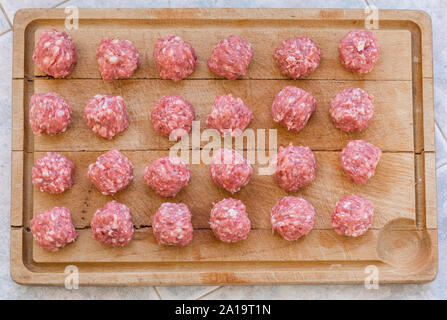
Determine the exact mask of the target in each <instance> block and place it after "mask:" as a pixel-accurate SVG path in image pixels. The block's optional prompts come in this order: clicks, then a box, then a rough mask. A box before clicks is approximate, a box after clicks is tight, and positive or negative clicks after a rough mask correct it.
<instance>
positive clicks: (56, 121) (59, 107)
mask: <svg viewBox="0 0 447 320" xmlns="http://www.w3.org/2000/svg"><path fill="white" fill-rule="evenodd" d="M29 108H30V109H29V122H30V125H31V129H32V130H33V133H34V134H35V135H38V136H40V135H41V134H43V133H45V134H48V135H50V136H52V135H55V134H58V133H61V132H65V131H66V130H67V128H68V126H69V125H70V121H71V112H72V110H71V106H70V105H69V104H68V103H67V102H65V100H64V99H63V98H62V97H61V96H60V95H58V94H57V93H54V92H48V93H35V94H33V95H32V97H31V101H30V104H29Z"/></svg>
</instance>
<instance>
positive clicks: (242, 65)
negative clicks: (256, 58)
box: [208, 35, 253, 80]
mask: <svg viewBox="0 0 447 320" xmlns="http://www.w3.org/2000/svg"><path fill="white" fill-rule="evenodd" d="M252 58H253V48H252V47H251V44H250V43H249V42H247V41H245V40H244V39H242V38H240V37H238V36H233V35H232V36H229V37H228V38H226V39H225V40H223V41H220V42H219V43H218V44H217V45H215V46H214V50H213V53H212V54H211V57H210V59H209V60H208V68H209V69H210V70H211V72H213V73H214V74H216V75H218V76H220V77H224V78H227V79H228V80H235V79H237V78H239V77H241V76H244V75H245V72H246V71H247V68H248V65H249V64H250V61H251V59H252Z"/></svg>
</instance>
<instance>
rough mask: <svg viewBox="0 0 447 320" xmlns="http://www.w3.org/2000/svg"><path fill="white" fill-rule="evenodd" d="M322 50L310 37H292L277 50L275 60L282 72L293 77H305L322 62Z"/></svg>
mask: <svg viewBox="0 0 447 320" xmlns="http://www.w3.org/2000/svg"><path fill="white" fill-rule="evenodd" d="M320 56H321V50H320V48H319V47H318V46H317V44H316V43H315V42H314V41H313V40H312V39H311V38H309V37H301V38H291V39H288V40H286V41H284V42H283V43H282V44H281V45H280V46H279V47H278V48H276V50H275V61H276V64H277V65H278V67H279V69H281V72H282V73H283V74H284V75H285V76H287V77H289V78H291V79H299V78H304V77H306V76H308V75H309V74H311V73H312V72H314V71H315V69H316V68H317V67H318V65H319V64H320Z"/></svg>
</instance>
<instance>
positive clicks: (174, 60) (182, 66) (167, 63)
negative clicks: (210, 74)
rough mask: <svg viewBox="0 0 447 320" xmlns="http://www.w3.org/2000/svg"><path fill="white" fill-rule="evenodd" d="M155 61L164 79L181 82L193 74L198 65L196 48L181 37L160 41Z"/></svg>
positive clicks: (156, 47)
mask: <svg viewBox="0 0 447 320" xmlns="http://www.w3.org/2000/svg"><path fill="white" fill-rule="evenodd" d="M154 60H155V63H156V64H157V69H158V72H159V73H160V77H161V78H162V79H171V80H174V81H179V80H182V79H184V78H186V77H187V76H189V75H190V74H191V73H193V71H194V69H195V67H196V65H197V56H196V53H195V52H194V48H193V47H192V46H191V45H190V44H189V43H188V42H186V41H183V40H182V39H181V38H180V37H177V36H174V35H168V36H166V37H164V38H161V39H158V40H157V43H156V44H155V48H154Z"/></svg>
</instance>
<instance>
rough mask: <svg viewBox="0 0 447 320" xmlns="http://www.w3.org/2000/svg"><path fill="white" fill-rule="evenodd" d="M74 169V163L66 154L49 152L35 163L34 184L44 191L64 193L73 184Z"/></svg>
mask: <svg viewBox="0 0 447 320" xmlns="http://www.w3.org/2000/svg"><path fill="white" fill-rule="evenodd" d="M74 169H75V165H74V163H73V162H71V161H70V160H68V159H67V157H65V156H64V155H62V154H60V153H56V152H47V153H46V154H44V155H43V156H41V157H39V158H38V159H37V160H36V162H35V163H34V166H33V169H32V170H31V173H32V176H33V184H34V186H36V188H39V190H40V191H42V192H48V193H53V194H56V193H62V192H64V191H65V190H68V189H70V188H71V186H72V185H73V173H74Z"/></svg>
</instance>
